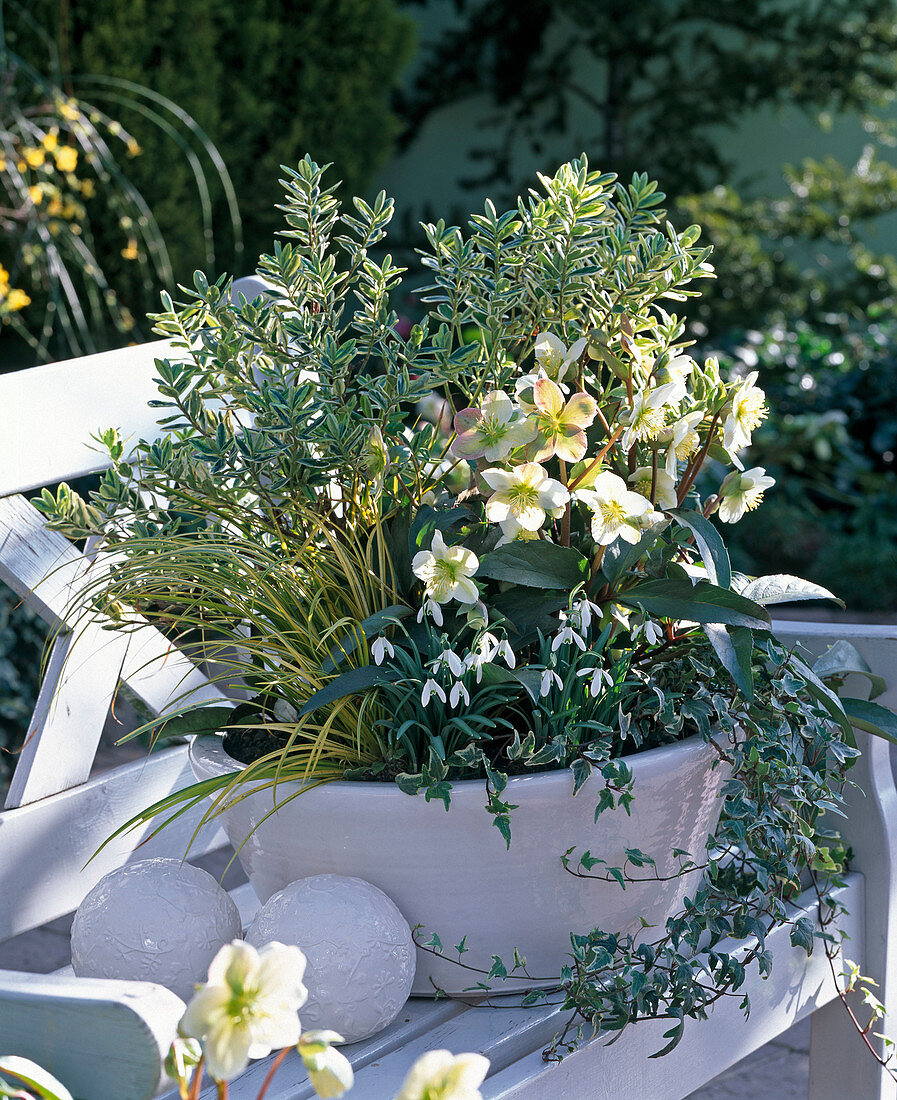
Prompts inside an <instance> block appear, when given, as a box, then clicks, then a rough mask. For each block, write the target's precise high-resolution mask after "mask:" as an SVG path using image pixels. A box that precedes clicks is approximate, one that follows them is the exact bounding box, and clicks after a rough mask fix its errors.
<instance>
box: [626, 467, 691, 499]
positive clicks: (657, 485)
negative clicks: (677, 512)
mask: <svg viewBox="0 0 897 1100" xmlns="http://www.w3.org/2000/svg"><path fill="white" fill-rule="evenodd" d="M652 481H653V482H654V503H655V504H656V505H657V506H658V507H659V508H675V507H677V506H678V504H679V500H678V498H677V496H676V482H675V481H673V479H672V478H671V477H670V475H669V474H668V473H667V472H666V470H658V471H657V474H656V476H655V473H654V470H653V469H652V468H651V467H650V466H639V468H638V469H637V470H633V472H632V473H631V474H630V475H629V484H630V485H631V486H632V488H633V490H634V491H635V492H636V493H638V494H639V496H643V497H646V498H647V499H648V500H650V499H651V482H652Z"/></svg>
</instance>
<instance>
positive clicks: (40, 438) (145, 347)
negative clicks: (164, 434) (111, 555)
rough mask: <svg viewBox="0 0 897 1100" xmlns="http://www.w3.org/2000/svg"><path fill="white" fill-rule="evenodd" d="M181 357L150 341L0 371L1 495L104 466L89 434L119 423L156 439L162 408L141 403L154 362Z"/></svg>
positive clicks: (126, 431) (133, 437)
mask: <svg viewBox="0 0 897 1100" xmlns="http://www.w3.org/2000/svg"><path fill="white" fill-rule="evenodd" d="M180 354H181V352H180V351H178V350H177V349H173V348H172V345H171V343H170V342H169V341H168V340H156V341H153V342H152V343H148V344H136V345H134V346H133V347H129V348H121V349H120V350H118V351H107V352H103V353H102V354H100V355H88V356H84V357H82V358H80V359H68V360H65V361H64V362H61V363H52V364H49V365H47V366H42V367H32V368H31V369H30V370H21V371H15V372H14V373H12V374H4V375H0V409H2V410H3V431H0V494H4V495H5V494H7V493H14V492H23V491H25V490H29V489H36V488H38V487H39V486H41V485H52V484H54V483H55V482H57V481H63V480H72V479H74V478H76V477H81V476H83V475H84V474H88V473H94V472H96V471H97V470H104V469H106V468H107V467H108V465H109V462H108V459H107V458H104V456H103V454H102V453H100V452H99V451H96V450H93V449H92V444H91V439H90V435H91V433H92V432H97V431H100V430H103V429H106V428H115V427H118V428H120V429H121V431H122V435H123V437H125V438H126V439H129V440H130V441H131V442H132V443H136V442H137V441H138V440H139V439H140V438H141V437H142V438H144V439H155V438H157V437H158V436H159V434H160V430H159V427H158V423H157V421H158V418H159V415H160V411H159V410H158V409H151V408H149V407H148V405H147V401H148V400H149V399H150V398H151V397H152V396H153V394H154V393H155V392H156V386H155V383H154V382H153V379H154V378H155V377H156V376H157V375H158V371H157V370H156V366H155V361H156V359H165V358H168V357H172V358H174V357H177V356H179V355H180ZM48 426H51V429H52V430H49V431H48Z"/></svg>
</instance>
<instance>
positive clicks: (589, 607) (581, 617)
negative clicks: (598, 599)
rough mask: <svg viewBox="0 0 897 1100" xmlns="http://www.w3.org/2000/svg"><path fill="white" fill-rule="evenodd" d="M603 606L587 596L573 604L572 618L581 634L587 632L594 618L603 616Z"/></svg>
mask: <svg viewBox="0 0 897 1100" xmlns="http://www.w3.org/2000/svg"><path fill="white" fill-rule="evenodd" d="M601 613H602V612H601V607H600V606H599V605H598V604H597V603H592V601H591V600H590V599H588V598H586V597H585V596H584V597H583V598H582V599H581V600H579V601H578V602H577V603H575V604H574V605H573V612H572V614H571V620H572V621H573V622H575V623H576V628H577V630H578V631H579V632H580V634H585V633H586V632H587V631H588V630H589V628H590V627H591V625H592V620H593V619H594V618H596V617H597V618H599V619H600V618H601Z"/></svg>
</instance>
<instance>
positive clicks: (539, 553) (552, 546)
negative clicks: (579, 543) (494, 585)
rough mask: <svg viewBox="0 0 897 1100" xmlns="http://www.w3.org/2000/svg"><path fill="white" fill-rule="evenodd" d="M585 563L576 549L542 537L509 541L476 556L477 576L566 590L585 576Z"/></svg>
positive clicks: (586, 572) (528, 585)
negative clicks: (531, 540) (478, 564)
mask: <svg viewBox="0 0 897 1100" xmlns="http://www.w3.org/2000/svg"><path fill="white" fill-rule="evenodd" d="M588 570H589V563H588V561H587V560H586V559H585V558H584V557H583V556H582V554H580V552H579V551H578V550H574V549H572V547H569V546H558V545H557V543H554V542H547V541H542V540H541V539H539V540H536V541H533V542H509V543H507V544H506V545H505V546H499V548H498V549H497V550H493V551H492V552H491V553H490V554H486V555H485V557H483V558H482V559H481V560H480V568H479V569H478V570H477V574H476V575H477V577H478V578H479V577H490V578H492V579H493V580H497V581H512V582H513V583H514V584H521V585H526V586H527V587H530V588H564V589H567V590H568V591H569V590H570V589H573V588H575V587H576V586H577V585H578V584H582V582H583V581H584V580H585V579H586V578H587V577H588Z"/></svg>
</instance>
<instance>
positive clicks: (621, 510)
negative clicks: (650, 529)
mask: <svg viewBox="0 0 897 1100" xmlns="http://www.w3.org/2000/svg"><path fill="white" fill-rule="evenodd" d="M576 497H577V499H578V500H581V501H582V502H583V503H584V504H585V505H586V506H587V507H588V508H589V509H591V512H592V538H593V539H594V540H595V542H597V543H598V545H599V546H608V545H609V544H610V543H612V542H613V541H614V540H615V539H617V538H621V539H623V540H624V541H625V542H630V543H636V542H638V540H639V538H640V537H641V519H642V517H643V516H645V515H646V513H653V511H654V509H653V508H652V507H651V501H650V500H646V499H645V498H644V497H643V496H641V495H640V494H639V493H633V492H632V490H631V489H627V488H626V482H625V481H624V480H623V479H622V478H621V477H618V476H617V475H616V474H612V473H611V472H610V471H609V470H605V471H604V473H601V474H599V475H598V476H597V477H596V478H595V483H594V485H593V487H592V488H591V489H579V490H577V492H576Z"/></svg>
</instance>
